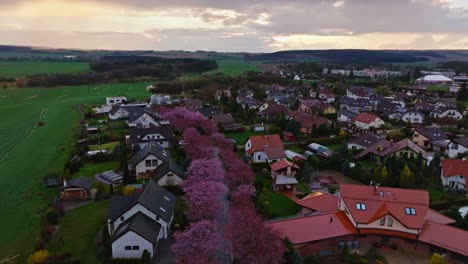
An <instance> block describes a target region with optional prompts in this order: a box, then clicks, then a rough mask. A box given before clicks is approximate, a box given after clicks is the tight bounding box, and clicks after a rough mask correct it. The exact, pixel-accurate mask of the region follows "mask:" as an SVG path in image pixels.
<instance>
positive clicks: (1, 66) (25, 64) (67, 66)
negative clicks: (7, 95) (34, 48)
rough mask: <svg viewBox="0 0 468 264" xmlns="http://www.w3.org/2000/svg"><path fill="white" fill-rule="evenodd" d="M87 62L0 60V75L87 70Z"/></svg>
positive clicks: (13, 75) (12, 75) (16, 75)
mask: <svg viewBox="0 0 468 264" xmlns="http://www.w3.org/2000/svg"><path fill="white" fill-rule="evenodd" d="M89 70H90V69H89V63H87V62H55V61H0V77H23V76H27V75H33V74H52V73H71V72H85V71H89Z"/></svg>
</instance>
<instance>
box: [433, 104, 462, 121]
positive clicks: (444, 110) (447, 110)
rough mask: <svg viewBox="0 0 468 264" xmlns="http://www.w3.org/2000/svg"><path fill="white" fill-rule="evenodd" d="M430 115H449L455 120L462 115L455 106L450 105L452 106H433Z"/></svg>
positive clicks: (442, 116) (459, 118) (440, 116)
mask: <svg viewBox="0 0 468 264" xmlns="http://www.w3.org/2000/svg"><path fill="white" fill-rule="evenodd" d="M430 117H433V118H444V117H449V118H453V119H456V120H462V119H463V115H462V114H461V113H460V112H459V111H458V110H457V109H456V108H455V107H452V106H441V107H435V108H434V109H433V110H432V111H431V112H430Z"/></svg>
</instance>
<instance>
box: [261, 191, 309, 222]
mask: <svg viewBox="0 0 468 264" xmlns="http://www.w3.org/2000/svg"><path fill="white" fill-rule="evenodd" d="M266 197H267V200H268V201H269V202H270V206H271V210H272V212H273V217H282V216H289V215H295V214H297V213H298V212H299V211H300V210H301V208H300V206H299V205H297V204H296V203H295V202H294V201H293V200H291V199H289V198H288V197H286V196H285V195H283V194H280V193H276V192H273V191H269V192H268V193H267V195H266Z"/></svg>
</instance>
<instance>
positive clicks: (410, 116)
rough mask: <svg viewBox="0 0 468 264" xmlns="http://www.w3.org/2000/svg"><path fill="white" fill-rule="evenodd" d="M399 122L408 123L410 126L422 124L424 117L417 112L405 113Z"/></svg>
mask: <svg viewBox="0 0 468 264" xmlns="http://www.w3.org/2000/svg"><path fill="white" fill-rule="evenodd" d="M401 120H403V121H405V122H410V123H411V124H422V123H423V121H424V115H423V114H422V113H420V112H418V111H413V110H410V111H407V112H406V113H404V114H403V115H402V116H401Z"/></svg>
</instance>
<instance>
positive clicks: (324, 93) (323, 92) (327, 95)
mask: <svg viewBox="0 0 468 264" xmlns="http://www.w3.org/2000/svg"><path fill="white" fill-rule="evenodd" d="M317 93H318V95H317ZM309 96H310V98H317V97H318V98H319V99H321V100H324V101H326V102H327V103H332V102H334V101H335V99H336V95H334V94H333V93H332V92H331V91H330V90H328V89H327V88H320V89H318V90H317V89H312V90H310V93H309Z"/></svg>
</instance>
